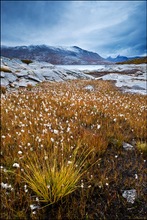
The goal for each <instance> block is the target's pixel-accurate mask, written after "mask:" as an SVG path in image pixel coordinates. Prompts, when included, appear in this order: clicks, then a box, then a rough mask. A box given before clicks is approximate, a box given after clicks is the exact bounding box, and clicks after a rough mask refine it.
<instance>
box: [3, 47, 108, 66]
mask: <svg viewBox="0 0 147 220" xmlns="http://www.w3.org/2000/svg"><path fill="white" fill-rule="evenodd" d="M1 56H4V57H9V58H19V59H30V60H37V61H45V62H49V63H51V64H60V65H71V64H72V65H73V64H77V65H80V64H87V65H91V64H108V63H110V62H109V61H107V60H105V59H104V58H102V57H101V56H100V55H99V54H97V53H93V52H90V51H87V50H83V49H81V48H79V47H76V46H73V47H51V46H46V45H36V46H35V45H34V46H33V45H31V46H17V47H7V46H2V47H1Z"/></svg>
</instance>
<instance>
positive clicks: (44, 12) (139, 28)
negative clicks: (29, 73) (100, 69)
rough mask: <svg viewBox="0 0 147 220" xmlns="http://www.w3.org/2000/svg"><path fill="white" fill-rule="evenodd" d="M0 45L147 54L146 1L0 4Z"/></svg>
mask: <svg viewBox="0 0 147 220" xmlns="http://www.w3.org/2000/svg"><path fill="white" fill-rule="evenodd" d="M1 18H2V22H1V23H2V34H1V37H2V43H3V44H7V45H22V44H23V45H29V44H48V45H63V46H64V45H67V46H70V45H77V46H80V47H82V48H84V49H88V50H93V51H96V52H98V53H99V54H100V55H102V56H104V57H106V56H107V55H112V56H116V55H117V54H122V55H126V56H132V55H143V54H145V53H146V2H145V1H32V2H31V1H16V2H14V1H11V2H2V15H1Z"/></svg>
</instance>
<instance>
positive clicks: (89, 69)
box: [59, 64, 147, 95]
mask: <svg viewBox="0 0 147 220" xmlns="http://www.w3.org/2000/svg"><path fill="white" fill-rule="evenodd" d="M59 67H61V68H63V69H68V70H73V71H79V70H80V71H83V72H84V73H90V74H92V75H94V76H95V79H102V80H114V81H116V83H115V85H116V86H117V87H120V88H122V89H123V91H126V92H132V93H140V94H145V95H146V94H147V75H146V74H147V66H146V64H139V65H135V64H126V65H66V66H62V65H59ZM99 75H100V76H99Z"/></svg>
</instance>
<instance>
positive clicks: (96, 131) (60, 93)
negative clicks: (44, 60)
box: [1, 80, 147, 220]
mask: <svg viewBox="0 0 147 220" xmlns="http://www.w3.org/2000/svg"><path fill="white" fill-rule="evenodd" d="M1 92H3V94H1V219H20V220H22V219H28V220H29V219H33V220H34V219H36V220H38V219H40V220H49V219H53V220H56V219H60V220H65V219H69V220H74V219H81V220H82V219H83V220H88V219H89V220H90V219H91V220H94V219H100V220H104V219H108V220H109V219H118V220H120V219H146V216H147V197H146V195H147V188H146V156H147V147H146V142H147V130H146V119H147V111H146V110H147V106H146V96H144V95H141V94H132V93H122V92H121V91H120V90H119V89H118V88H117V87H115V86H114V83H112V82H111V81H103V80H72V81H71V80H70V81H63V82H41V83H39V84H37V85H36V86H34V87H33V86H28V87H26V88H18V89H16V90H15V91H14V92H13V91H11V92H8V91H1Z"/></svg>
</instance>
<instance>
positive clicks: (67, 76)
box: [1, 57, 147, 94]
mask: <svg viewBox="0 0 147 220" xmlns="http://www.w3.org/2000/svg"><path fill="white" fill-rule="evenodd" d="M72 79H93V80H114V81H115V84H116V86H117V87H119V88H122V90H123V91H127V92H133V93H140V94H146V83H147V81H146V64H140V65H134V64H129V65H62V66H61V65H60V66H59V65H52V64H50V63H47V62H38V61H34V62H33V63H30V64H29V65H27V64H26V63H24V62H22V61H21V60H19V59H9V58H5V57H1V85H2V86H5V87H7V88H18V87H25V86H27V85H28V84H30V85H36V84H37V83H39V82H42V81H56V82H59V81H65V80H72Z"/></svg>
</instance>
